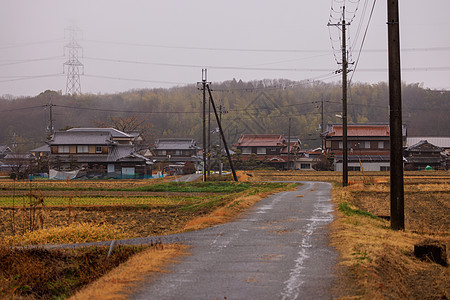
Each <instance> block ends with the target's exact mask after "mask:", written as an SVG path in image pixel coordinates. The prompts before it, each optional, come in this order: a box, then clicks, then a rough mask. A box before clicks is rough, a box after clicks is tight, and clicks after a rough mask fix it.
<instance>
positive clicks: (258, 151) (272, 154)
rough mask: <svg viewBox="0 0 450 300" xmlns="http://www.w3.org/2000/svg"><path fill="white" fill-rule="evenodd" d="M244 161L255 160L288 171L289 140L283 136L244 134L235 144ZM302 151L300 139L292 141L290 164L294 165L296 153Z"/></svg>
mask: <svg viewBox="0 0 450 300" xmlns="http://www.w3.org/2000/svg"><path fill="white" fill-rule="evenodd" d="M233 146H235V147H236V148H237V149H238V150H240V151H241V153H242V155H241V156H240V158H241V159H242V160H243V161H248V160H250V159H255V160H259V161H264V162H267V163H268V164H269V165H272V166H274V167H276V168H278V169H286V168H287V162H288V151H287V139H286V137H285V136H284V135H283V134H242V135H241V136H240V137H239V140H238V141H237V143H236V144H234V145H233ZM299 149H300V141H299V140H298V139H296V140H295V139H292V138H291V140H290V151H289V152H290V155H289V162H290V165H291V167H292V166H293V164H294V158H295V153H297V152H298V150H299Z"/></svg>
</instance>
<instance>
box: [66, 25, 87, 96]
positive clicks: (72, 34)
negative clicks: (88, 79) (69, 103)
mask: <svg viewBox="0 0 450 300" xmlns="http://www.w3.org/2000/svg"><path fill="white" fill-rule="evenodd" d="M66 32H68V33H69V40H70V41H69V43H68V44H67V45H66V46H64V54H65V52H66V49H67V50H68V52H69V60H68V61H66V62H65V63H64V71H66V70H67V81H66V95H76V94H81V81H80V70H81V72H82V74H83V73H84V65H83V64H82V63H81V62H80V60H79V59H78V57H79V54H80V53H81V54H83V48H82V47H81V46H80V45H79V44H78V42H77V37H78V36H79V35H80V34H81V30H80V29H78V28H77V27H76V26H71V27H68V28H66Z"/></svg>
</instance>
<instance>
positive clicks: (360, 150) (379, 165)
mask: <svg viewBox="0 0 450 300" xmlns="http://www.w3.org/2000/svg"><path fill="white" fill-rule="evenodd" d="M402 135H403V145H404V146H405V145H406V126H405V125H403V126H402ZM325 141H326V142H325V148H326V151H327V153H331V154H334V169H335V171H342V156H343V155H342V148H343V147H342V146H343V145H342V124H331V125H328V128H327V132H326V136H325ZM347 142H348V144H347V149H348V170H349V171H360V170H361V165H362V167H363V168H364V171H388V170H389V168H390V137H389V125H388V124H348V125H347Z"/></svg>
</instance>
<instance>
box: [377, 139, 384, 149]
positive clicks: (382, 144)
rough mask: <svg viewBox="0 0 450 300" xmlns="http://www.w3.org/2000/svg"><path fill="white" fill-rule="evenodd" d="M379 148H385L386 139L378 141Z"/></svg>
mask: <svg viewBox="0 0 450 300" xmlns="http://www.w3.org/2000/svg"><path fill="white" fill-rule="evenodd" d="M378 149H384V141H380V142H378Z"/></svg>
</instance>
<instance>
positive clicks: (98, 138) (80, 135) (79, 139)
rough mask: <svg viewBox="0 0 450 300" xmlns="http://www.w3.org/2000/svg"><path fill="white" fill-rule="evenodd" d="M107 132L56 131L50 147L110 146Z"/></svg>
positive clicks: (110, 142) (109, 134)
mask: <svg viewBox="0 0 450 300" xmlns="http://www.w3.org/2000/svg"><path fill="white" fill-rule="evenodd" d="M112 143H113V141H112V136H111V133H110V132H109V131H56V132H55V133H54V134H53V137H52V139H51V140H50V145H109V144H112Z"/></svg>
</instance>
